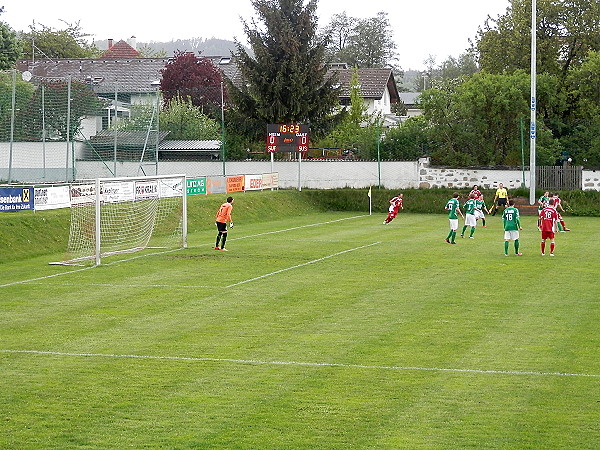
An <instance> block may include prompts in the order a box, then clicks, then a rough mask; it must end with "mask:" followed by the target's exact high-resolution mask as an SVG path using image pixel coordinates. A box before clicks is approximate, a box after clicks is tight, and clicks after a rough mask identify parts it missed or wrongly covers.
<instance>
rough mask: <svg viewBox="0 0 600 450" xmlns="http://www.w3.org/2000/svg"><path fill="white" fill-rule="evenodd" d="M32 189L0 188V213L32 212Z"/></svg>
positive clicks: (33, 195)
mask: <svg viewBox="0 0 600 450" xmlns="http://www.w3.org/2000/svg"><path fill="white" fill-rule="evenodd" d="M34 197H35V193H34V189H33V187H32V186H30V187H20V188H0V211H26V210H33V200H34Z"/></svg>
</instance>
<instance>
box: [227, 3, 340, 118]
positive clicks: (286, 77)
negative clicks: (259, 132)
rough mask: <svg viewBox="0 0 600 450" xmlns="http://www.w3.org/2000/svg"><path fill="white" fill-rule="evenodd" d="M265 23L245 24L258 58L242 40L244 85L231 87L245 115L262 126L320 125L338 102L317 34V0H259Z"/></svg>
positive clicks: (239, 49) (238, 47) (238, 46)
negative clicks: (285, 124) (291, 123)
mask: <svg viewBox="0 0 600 450" xmlns="http://www.w3.org/2000/svg"><path fill="white" fill-rule="evenodd" d="M252 5H253V6H254V8H255V10H256V12H257V14H258V16H259V17H258V19H259V22H262V24H263V25H264V28H263V29H261V28H259V23H257V22H255V21H253V22H252V24H251V25H249V24H248V23H244V31H245V33H246V35H247V37H248V41H249V43H250V47H251V49H252V52H253V56H250V55H249V54H248V52H247V51H246V49H245V48H244V47H243V46H242V45H241V44H240V43H239V42H236V51H235V52H234V56H235V57H236V58H237V62H238V65H239V69H240V74H241V78H242V79H243V80H244V84H243V85H242V86H237V87H236V86H233V85H230V90H231V91H230V92H231V97H232V99H233V101H234V104H235V105H236V107H237V109H238V110H239V113H240V114H242V115H244V116H246V117H248V118H250V119H253V120H255V121H257V122H258V123H261V124H267V123H285V122H294V123H309V124H311V127H312V128H313V129H314V128H315V127H317V128H318V127H319V123H320V122H321V124H322V122H323V121H324V120H325V119H326V118H327V117H328V116H329V115H330V114H331V113H332V111H333V110H334V109H335V107H336V106H337V105H338V90H337V89H336V88H334V84H335V83H336V79H335V78H333V77H328V76H327V66H326V65H325V48H326V46H325V41H324V40H321V39H320V38H319V37H318V36H317V23H316V14H315V13H316V8H317V0H310V1H309V2H308V3H307V4H306V6H305V5H304V1H303V0H253V1H252Z"/></svg>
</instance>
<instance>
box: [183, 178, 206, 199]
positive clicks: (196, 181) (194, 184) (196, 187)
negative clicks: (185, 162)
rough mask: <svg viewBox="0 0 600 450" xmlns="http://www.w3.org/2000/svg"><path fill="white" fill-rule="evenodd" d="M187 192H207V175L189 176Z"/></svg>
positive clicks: (190, 193)
mask: <svg viewBox="0 0 600 450" xmlns="http://www.w3.org/2000/svg"><path fill="white" fill-rule="evenodd" d="M186 193H187V195H199V194H206V177H202V178H188V179H187V189H186Z"/></svg>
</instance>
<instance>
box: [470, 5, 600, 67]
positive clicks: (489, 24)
mask: <svg viewBox="0 0 600 450" xmlns="http://www.w3.org/2000/svg"><path fill="white" fill-rule="evenodd" d="M510 3H511V5H510V6H509V7H508V9H507V11H506V13H505V14H504V15H501V16H498V17H497V18H496V19H492V18H490V17H488V19H487V20H486V22H485V24H484V26H483V27H482V28H480V29H479V30H478V32H477V36H476V38H475V42H474V43H473V50H474V51H476V53H477V54H478V58H479V64H480V67H481V69H482V70H486V71H488V72H492V73H504V72H513V71H515V70H518V69H521V70H528V68H529V65H530V36H531V32H530V30H531V0H511V2H510ZM537 18H538V26H537V50H538V51H537V54H538V56H537V66H538V72H540V73H544V72H546V73H550V74H554V75H559V76H560V77H561V78H562V79H564V78H565V77H566V76H567V73H568V71H569V69H570V67H571V66H572V65H576V66H577V65H581V64H582V63H583V61H584V60H585V58H586V56H587V54H588V52H589V51H590V50H593V51H599V50H600V3H599V2H598V0H538V2H537Z"/></svg>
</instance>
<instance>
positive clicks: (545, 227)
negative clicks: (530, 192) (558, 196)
mask: <svg viewBox="0 0 600 450" xmlns="http://www.w3.org/2000/svg"><path fill="white" fill-rule="evenodd" d="M539 217H540V230H541V232H542V256H545V255H546V240H547V239H550V256H554V246H555V243H554V232H555V230H556V222H557V221H558V212H557V211H556V209H555V208H554V199H553V198H551V199H550V200H548V206H546V207H545V208H544V209H542V210H541V211H540V216H539Z"/></svg>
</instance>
